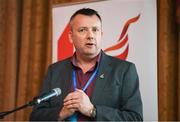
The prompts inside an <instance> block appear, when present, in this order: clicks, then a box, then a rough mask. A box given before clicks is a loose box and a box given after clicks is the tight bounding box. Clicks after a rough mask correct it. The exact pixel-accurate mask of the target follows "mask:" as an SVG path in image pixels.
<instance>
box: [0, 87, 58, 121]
mask: <svg viewBox="0 0 180 122" xmlns="http://www.w3.org/2000/svg"><path fill="white" fill-rule="evenodd" d="M60 94H61V89H60V88H54V89H52V90H51V91H50V92H48V93H45V94H43V95H42V96H39V97H36V98H34V99H33V100H32V101H30V102H28V103H26V104H24V105H22V106H20V107H17V108H15V109H13V110H10V111H5V112H0V119H3V118H4V117H5V116H6V115H8V114H10V113H13V112H15V111H18V110H21V109H23V108H26V107H28V106H33V105H36V104H40V103H41V102H43V101H46V100H48V99H50V98H51V97H54V96H59V95H60Z"/></svg>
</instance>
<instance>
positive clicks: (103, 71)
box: [91, 52, 112, 103]
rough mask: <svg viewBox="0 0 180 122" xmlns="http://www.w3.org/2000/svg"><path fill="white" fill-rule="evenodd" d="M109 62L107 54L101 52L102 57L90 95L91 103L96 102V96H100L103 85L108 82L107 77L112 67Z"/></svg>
mask: <svg viewBox="0 0 180 122" xmlns="http://www.w3.org/2000/svg"><path fill="white" fill-rule="evenodd" d="M110 62H111V61H110V59H109V58H108V56H107V55H106V54H105V53H103V52H102V58H101V61H100V66H99V71H98V74H97V79H96V83H95V87H94V92H93V94H92V97H91V100H92V102H93V103H98V101H99V100H98V98H100V95H101V94H102V93H103V90H104V87H105V86H106V84H107V82H108V78H109V77H110V72H111V69H112V67H111V65H110Z"/></svg>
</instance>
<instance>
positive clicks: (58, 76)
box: [30, 53, 143, 121]
mask: <svg viewBox="0 0 180 122" xmlns="http://www.w3.org/2000/svg"><path fill="white" fill-rule="evenodd" d="M71 85H72V64H71V61H70V58H68V59H65V60H63V61H60V62H57V63H55V64H52V65H50V66H49V69H48V73H47V75H46V77H45V79H44V82H43V86H42V89H41V92H40V94H43V93H45V92H48V91H50V90H51V89H53V88H57V87H59V88H60V89H61V90H62V94H61V95H60V96H58V97H54V98H52V99H50V100H49V101H46V102H44V103H41V104H39V105H36V106H35V107H34V108H33V111H32V113H31V115H30V120H58V115H59V112H60V110H61V108H62V107H63V99H64V98H65V97H66V96H67V94H68V93H70V89H71ZM90 100H91V102H92V103H93V105H95V107H96V110H97V115H96V119H95V120H97V121H108V120H110V121H113V120H118V121H121V120H123V121H124V120H127V121H129V120H135V121H136V120H137V121H141V120H143V114H142V100H141V95H140V91H139V79H138V75H137V72H136V68H135V65H134V64H133V63H130V62H127V61H123V60H120V59H117V58H114V57H111V56H108V55H106V54H105V53H102V57H101V61H100V66H99V71H98V74H97V79H96V82H95V86H94V92H93V94H92V97H91V98H90Z"/></svg>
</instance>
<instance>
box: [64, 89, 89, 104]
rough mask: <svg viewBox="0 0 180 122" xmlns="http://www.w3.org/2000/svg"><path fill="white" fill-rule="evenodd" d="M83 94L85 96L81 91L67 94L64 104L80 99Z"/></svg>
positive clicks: (77, 90)
mask: <svg viewBox="0 0 180 122" xmlns="http://www.w3.org/2000/svg"><path fill="white" fill-rule="evenodd" d="M83 94H85V93H84V92H83V91H82V90H80V89H76V91H75V92H71V93H69V94H68V95H67V96H66V98H65V99H64V102H67V101H69V100H74V99H80V98H81V97H82V96H83Z"/></svg>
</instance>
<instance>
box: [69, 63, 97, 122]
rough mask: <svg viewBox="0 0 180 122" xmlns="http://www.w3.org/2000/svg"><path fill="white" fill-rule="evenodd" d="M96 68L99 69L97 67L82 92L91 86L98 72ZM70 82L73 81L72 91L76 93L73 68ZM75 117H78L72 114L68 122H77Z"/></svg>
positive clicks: (76, 114)
mask: <svg viewBox="0 0 180 122" xmlns="http://www.w3.org/2000/svg"><path fill="white" fill-rule="evenodd" d="M98 68H99V65H97V67H96V70H95V71H94V72H93V74H92V75H91V77H90V78H89V80H88V81H87V83H86V85H85V86H84V88H83V89H82V90H83V91H85V90H86V89H87V88H88V86H89V85H90V84H91V82H92V81H93V79H94V78H95V76H96V74H97V71H98ZM72 80H73V85H74V91H76V88H77V81H76V71H75V69H74V68H73V73H72ZM77 116H78V113H74V114H73V115H72V116H70V118H69V119H70V122H77Z"/></svg>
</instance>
